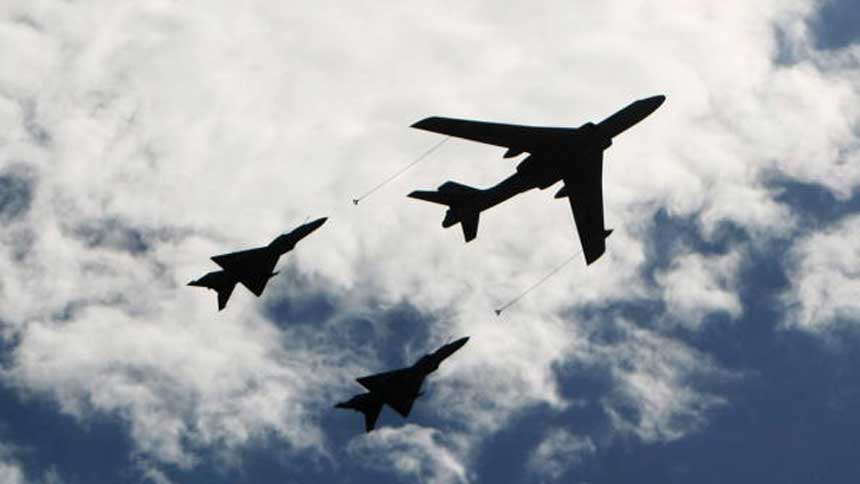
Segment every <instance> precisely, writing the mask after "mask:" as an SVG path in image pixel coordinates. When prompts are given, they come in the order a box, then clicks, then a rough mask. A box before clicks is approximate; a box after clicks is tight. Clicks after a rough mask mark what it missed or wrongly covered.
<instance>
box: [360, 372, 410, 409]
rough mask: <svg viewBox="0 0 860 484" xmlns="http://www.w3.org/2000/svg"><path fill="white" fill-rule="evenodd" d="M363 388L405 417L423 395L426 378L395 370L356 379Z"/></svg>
mask: <svg viewBox="0 0 860 484" xmlns="http://www.w3.org/2000/svg"><path fill="white" fill-rule="evenodd" d="M355 381H357V382H358V383H359V384H361V386H363V387H364V388H367V389H368V390H370V392H371V393H373V394H375V395H378V396H379V397H380V399H381V400H382V401H383V402H385V403H386V404H388V406H389V407H391V408H393V409H394V410H396V411H397V413H399V414H400V415H402V416H404V417H408V416H409V412H411V411H412V404H414V403H415V399H416V398H418V396H419V394H420V393H421V384H423V383H424V378H423V377H422V378H417V377H416V375H414V374H412V373H411V372H410V371H409V370H406V369H403V370H394V371H389V372H386V373H380V374H378V375H371V376H365V377H361V378H356V380H355Z"/></svg>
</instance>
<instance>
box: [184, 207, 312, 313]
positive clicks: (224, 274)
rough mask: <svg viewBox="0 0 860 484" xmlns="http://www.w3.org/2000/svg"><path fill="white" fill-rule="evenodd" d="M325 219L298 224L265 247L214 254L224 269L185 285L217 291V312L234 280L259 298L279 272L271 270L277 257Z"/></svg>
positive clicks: (232, 286) (216, 260)
mask: <svg viewBox="0 0 860 484" xmlns="http://www.w3.org/2000/svg"><path fill="white" fill-rule="evenodd" d="M326 220H328V218H326V217H323V218H319V219H316V220H314V221H312V222H308V223H306V224H303V225H300V226H298V227H296V228H295V229H293V230H292V231H290V232H288V233H286V234H282V235H280V236H278V237H277V238H276V239H275V240H273V241H272V242H271V243H270V244H269V245H267V246H265V247H257V248H255V249H248V250H241V251H239V252H231V253H229V254H222V255H216V256H214V257H212V261H214V262H215V263H216V264H218V265H219V266H221V268H222V269H223V270H220V271H213V272H209V273H207V274H206V275H204V276H203V277H201V278H200V279H197V280H194V281H191V282H189V283H188V285H189V286H198V287H206V288H209V289H212V290H214V291H215V292H217V293H218V310H219V311H221V310H222V309H224V307H225V306H226V305H227V301H228V300H229V299H230V295H231V294H233V289H234V288H235V287H236V283H237V282H238V283H241V284H242V285H243V286H245V287H246V288H248V290H249V291H251V292H252V293H254V295H255V296H257V297H260V295H261V294H263V290H264V289H265V288H266V284H267V283H268V282H269V279H271V278H272V276H275V275H277V274H278V273H277V272H272V271H273V270H274V268H275V265H276V264H277V263H278V259H279V258H280V257H281V256H282V255H284V254H286V253H287V252H289V251H291V250H293V248H294V247H295V246H296V244H297V243H298V242H299V241H300V240H302V239H304V238H305V237H307V236H308V235H310V234H311V232H313V231H314V230H316V229H318V228H320V227H321V226H322V224H324V223H325V221H326Z"/></svg>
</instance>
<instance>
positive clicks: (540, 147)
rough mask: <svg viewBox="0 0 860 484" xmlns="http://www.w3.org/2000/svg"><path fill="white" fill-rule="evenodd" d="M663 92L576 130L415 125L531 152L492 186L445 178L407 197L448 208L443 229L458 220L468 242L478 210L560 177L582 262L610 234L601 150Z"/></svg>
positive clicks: (430, 121) (462, 122)
mask: <svg viewBox="0 0 860 484" xmlns="http://www.w3.org/2000/svg"><path fill="white" fill-rule="evenodd" d="M665 100H666V97H665V96H653V97H649V98H647V99H640V100H638V101H635V102H633V103H632V104H630V105H628V106H627V107H625V108H624V109H622V110H620V111H618V112H617V113H615V114H613V115H612V116H609V117H608V118H606V119H604V120H603V121H601V122H599V123H597V124H594V123H586V124H584V125H582V126H580V127H579V128H550V127H536V126H521V125H513V124H500V123H489V122H483V121H470V120H466V119H454V118H442V117H431V118H426V119H422V120H421V121H418V122H417V123H415V124H413V125H412V127H413V128H418V129H423V130H426V131H432V132H434V133H440V134H446V135H448V136H454V137H457V138H464V139H467V140H472V141H478V142H480V143H487V144H491V145H496V146H501V147H503V148H507V151H506V152H505V154H504V155H503V156H504V158H512V157H515V156H518V155H520V154H522V153H528V154H529V155H528V156H527V157H526V158H525V159H524V160H523V161H522V162H520V164H519V165H517V171H516V173H514V174H513V175H511V176H509V177H508V178H506V179H505V180H502V181H501V182H500V183H498V184H497V185H495V186H492V187H490V188H486V189H483V190H482V189H478V188H473V187H470V186H467V185H462V184H460V183H457V182H453V181H448V182H445V183H444V184H442V185H441V186H439V188H438V189H437V190H436V191H424V190H418V191H414V192H412V193H410V194H409V196H410V197H411V198H417V199H420V200H426V201H428V202H434V203H439V204H442V205H447V206H448V211H447V212H446V213H445V219H444V220H443V221H442V227H445V228H448V227H450V226H452V225H456V224H458V223H459V224H461V225H462V228H463V235H464V237H465V238H466V242H469V241H470V240H472V239H474V238H475V237H476V236H477V235H478V216H479V214H480V213H481V212H482V211H484V210H486V209H488V208H490V207H492V206H495V205H498V204H500V203H502V202H504V201H505V200H507V199H509V198H511V197H513V196H515V195H517V194H519V193H522V192H525V191H528V190H531V189H533V188H540V189H541V190H543V189H545V188H548V187H550V186H552V185H554V184H556V183H557V182H559V181H563V182H564V186H563V187H561V189H560V190H559V191H558V192H557V193H556V194H555V198H562V197H567V198H568V200H569V201H570V206H571V208H572V209H573V219H574V222H575V223H576V228H577V231H578V232H579V239H580V242H581V243H582V249H583V254H584V255H585V262H586V264H591V263H592V262H594V261H596V260H597V259H598V258H600V256H601V255H603V253H604V252H605V251H606V237H608V236H609V234H611V233H612V230H607V229H606V227H605V226H604V222H603V185H602V182H603V180H602V179H603V151H604V150H605V149H606V148H609V147H610V146H611V145H612V138H614V137H616V136H618V135H619V134H621V133H622V132H624V131H625V130H627V129H628V128H630V127H631V126H633V125H634V124H636V123H638V122H639V121H642V120H643V119H645V118H646V117H647V116H648V115H650V114H651V113H653V112H654V111H655V110H656V109H657V108H659V107H660V105H661V104H663V101H665Z"/></svg>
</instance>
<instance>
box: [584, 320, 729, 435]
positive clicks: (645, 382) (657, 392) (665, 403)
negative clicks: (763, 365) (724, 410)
mask: <svg viewBox="0 0 860 484" xmlns="http://www.w3.org/2000/svg"><path fill="white" fill-rule="evenodd" d="M603 324H610V322H608V321H605V322H603ZM611 324H613V329H614V330H615V331H617V332H618V333H619V334H620V337H619V338H617V341H616V340H612V341H609V342H600V343H596V344H595V347H594V349H593V351H592V353H591V354H590V355H588V357H587V358H588V359H587V360H586V361H589V362H591V363H592V364H595V365H600V366H603V367H605V368H607V369H608V370H609V372H610V373H611V375H612V377H613V380H614V382H615V385H614V387H613V391H612V393H611V394H610V395H606V396H605V397H603V398H602V399H601V403H602V405H603V408H604V410H605V411H606V413H607V414H608V415H609V417H610V419H611V420H612V422H613V424H614V427H615V428H616V429H617V430H618V431H619V432H620V433H621V434H625V433H626V434H630V435H635V436H637V437H639V438H640V439H641V440H643V441H645V442H667V441H672V440H677V439H679V438H681V437H684V436H685V435H687V434H689V433H692V432H696V431H698V430H700V429H701V428H702V426H703V425H705V424H706V423H707V421H708V417H709V416H710V413H711V412H712V411H713V410H715V409H716V408H719V407H720V406H723V405H725V404H726V403H727V402H726V400H725V399H724V398H723V397H721V396H719V395H717V394H714V393H712V392H711V391H708V390H707V388H708V387H709V386H711V385H712V384H714V383H719V382H723V381H726V380H727V379H732V378H737V377H738V376H739V375H736V374H732V373H729V372H728V371H726V370H723V369H721V368H720V367H719V366H718V365H717V364H716V362H714V361H713V360H711V358H710V357H708V355H707V354H704V353H702V352H700V351H697V350H695V349H694V348H692V347H690V346H688V345H686V344H684V343H683V342H681V341H679V340H676V339H673V338H670V337H667V336H663V335H661V334H660V333H657V332H655V331H652V330H648V329H644V328H639V327H636V326H635V325H633V324H631V323H630V322H628V321H624V320H617V321H614V322H612V323H611Z"/></svg>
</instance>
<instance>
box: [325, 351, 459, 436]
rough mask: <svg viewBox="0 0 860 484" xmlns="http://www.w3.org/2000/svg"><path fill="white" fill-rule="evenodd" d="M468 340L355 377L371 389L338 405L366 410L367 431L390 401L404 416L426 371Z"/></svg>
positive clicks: (431, 370)
mask: <svg viewBox="0 0 860 484" xmlns="http://www.w3.org/2000/svg"><path fill="white" fill-rule="evenodd" d="M467 341H469V337H468V336H466V337H465V338H460V339H458V340H457V341H454V342H453V343H448V344H446V345H444V346H442V347H441V348H439V349H438V350H436V351H434V352H433V353H430V354H429V355H425V356H423V357H421V359H420V360H418V362H417V363H415V364H414V365H412V366H410V367H407V368H401V369H399V370H394V371H389V372H386V373H379V374H377V375H370V376H364V377H361V378H357V379H356V381H357V382H358V383H359V384H361V386H363V387H364V388H367V389H368V390H369V391H368V392H367V393H362V394H359V395H356V396H354V397H352V398H351V399H349V400H347V401H345V402H341V403H338V404H337V405H335V408H348V409H352V410H355V411H357V412H361V413H363V414H364V429H365V430H366V431H367V432H370V431H371V430H373V428H374V427H375V426H376V419H377V418H378V417H379V412H380V411H381V410H382V405H383V404H387V405H388V406H389V407H391V408H393V409H394V410H395V411H396V412H397V413H399V414H400V415H402V416H403V417H404V418H405V417H408V416H409V412H410V411H412V404H413V403H415V399H416V398H418V397H420V396H421V395H422V394H423V392H421V385H422V384H423V383H424V379H425V378H427V375H429V374H430V373H433V372H434V371H436V369H437V368H439V364H440V363H442V361H443V360H444V359H445V358H448V357H449V356H451V355H452V354H454V352H455V351H457V350H459V349H460V348H462V347H463V345H465V344H466V342H467Z"/></svg>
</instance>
